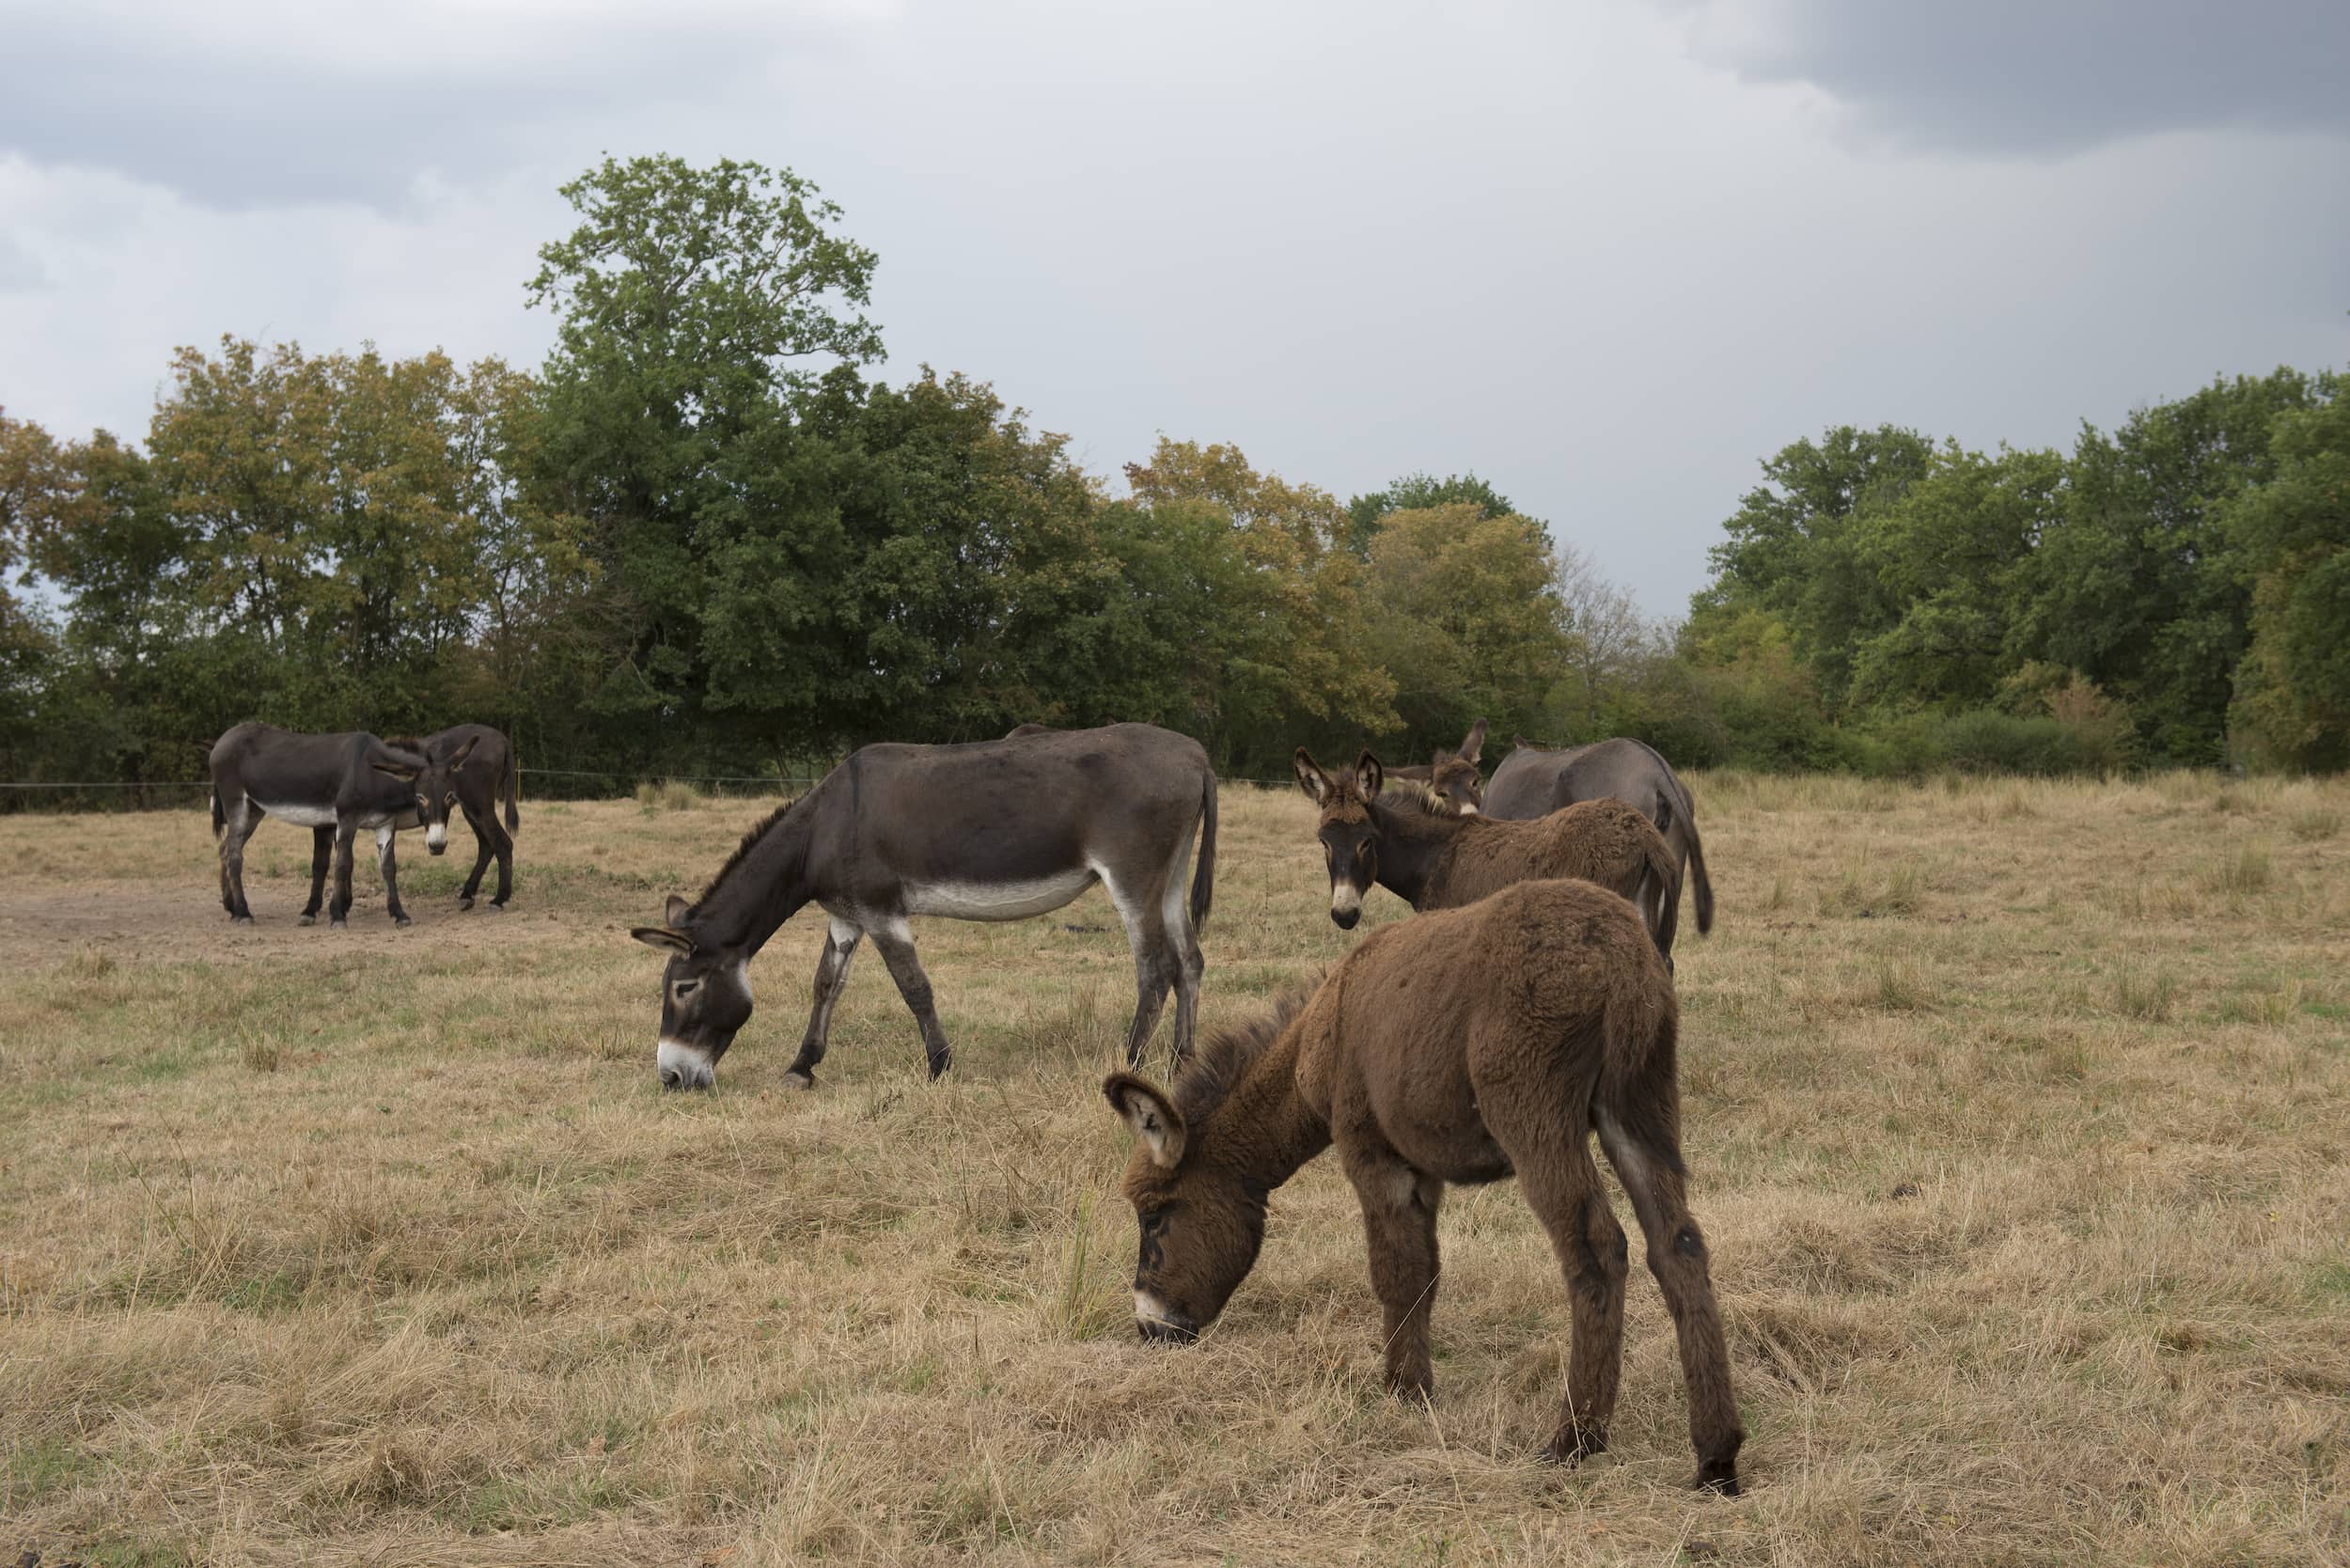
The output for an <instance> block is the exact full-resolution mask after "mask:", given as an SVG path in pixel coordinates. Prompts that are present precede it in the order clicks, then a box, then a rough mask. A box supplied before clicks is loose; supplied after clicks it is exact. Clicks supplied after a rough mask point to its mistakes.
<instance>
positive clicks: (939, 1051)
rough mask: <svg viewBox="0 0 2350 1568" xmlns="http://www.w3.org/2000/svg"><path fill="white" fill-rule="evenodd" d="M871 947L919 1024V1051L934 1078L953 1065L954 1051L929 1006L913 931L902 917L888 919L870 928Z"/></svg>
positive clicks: (928, 989)
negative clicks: (920, 1047)
mask: <svg viewBox="0 0 2350 1568" xmlns="http://www.w3.org/2000/svg"><path fill="white" fill-rule="evenodd" d="M873 946H874V947H875V948H877V949H880V950H881V956H882V962H883V963H884V964H887V965H889V978H890V979H891V980H896V981H897V982H898V995H899V996H903V997H904V998H905V999H906V1006H907V1008H909V1009H910V1010H912V1011H913V1013H914V1021H915V1022H916V1023H917V1024H919V1025H920V1026H921V1027H922V1051H923V1054H924V1055H926V1056H928V1057H929V1058H930V1063H931V1076H932V1077H933V1078H935V1077H937V1076H938V1075H939V1074H941V1073H944V1072H946V1071H947V1069H948V1068H949V1067H951V1066H952V1065H954V1059H955V1054H954V1052H953V1051H951V1050H949V1049H948V1045H947V1032H946V1031H945V1030H944V1029H942V1028H940V1027H938V1011H937V1009H935V1008H933V1007H932V1005H931V978H930V976H928V975H926V974H924V973H923V972H922V961H921V960H920V959H918V958H917V957H916V956H915V953H914V933H912V932H911V931H909V930H908V929H907V927H906V923H905V921H904V920H903V919H902V918H900V919H895V920H891V921H889V922H888V923H887V924H885V925H881V926H876V927H874V928H873Z"/></svg>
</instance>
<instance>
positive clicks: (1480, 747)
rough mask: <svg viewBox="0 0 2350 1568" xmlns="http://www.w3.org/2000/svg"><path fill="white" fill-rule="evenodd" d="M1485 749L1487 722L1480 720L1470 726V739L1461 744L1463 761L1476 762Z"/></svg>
mask: <svg viewBox="0 0 2350 1568" xmlns="http://www.w3.org/2000/svg"><path fill="white" fill-rule="evenodd" d="M1484 749H1485V721H1484V720H1483V719H1479V720H1478V721H1477V722H1476V723H1475V724H1472V725H1470V726H1469V732H1468V739H1467V740H1465V741H1463V742H1462V743H1461V760H1462V761H1464V762H1474V761H1476V760H1477V759H1478V757H1479V755H1480V754H1481V753H1482V752H1483V751H1484Z"/></svg>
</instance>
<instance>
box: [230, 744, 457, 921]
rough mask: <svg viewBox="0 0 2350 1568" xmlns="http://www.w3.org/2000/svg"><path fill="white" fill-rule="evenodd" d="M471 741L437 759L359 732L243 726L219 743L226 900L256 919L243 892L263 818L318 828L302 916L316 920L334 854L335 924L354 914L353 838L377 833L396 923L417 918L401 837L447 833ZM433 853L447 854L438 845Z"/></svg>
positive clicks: (235, 913)
mask: <svg viewBox="0 0 2350 1568" xmlns="http://www.w3.org/2000/svg"><path fill="white" fill-rule="evenodd" d="M472 752H473V747H472V745H470V744H467V745H459V746H457V747H456V748H455V749H454V750H452V751H451V752H450V753H449V755H448V756H447V757H446V758H444V759H440V760H435V759H432V758H429V757H426V756H423V755H422V754H420V753H417V752H414V751H408V750H404V749H402V748H400V747H398V746H395V745H390V744H388V743H386V742H384V741H382V740H379V739H377V738H376V737H375V736H373V735H369V734H367V733H366V732H364V731H361V730H351V731H347V732H345V733H342V734H338V735H297V734H295V733H294V732H293V731H291V730H290V729H278V728H276V727H275V726H274V725H268V724H240V725H238V726H237V727H236V728H235V729H231V730H229V731H228V733H227V734H226V735H223V736H222V737H221V738H220V739H219V740H218V741H215V742H214V743H213V744H212V756H211V767H212V833H213V835H214V836H215V837H216V838H218V839H220V902H221V905H222V907H223V908H225V909H227V911H228V916H229V918H231V919H233V920H235V921H236V922H237V923H238V924H239V925H250V924H252V923H253V910H252V908H251V906H249V905H248V904H247V903H246V902H245V899H244V841H245V840H246V839H250V838H252V837H253V830H254V829H255V828H258V827H259V826H260V825H261V819H262V818H263V817H264V816H271V817H278V818H282V819H283V820H284V821H287V822H290V823H300V824H301V825H303V826H304V827H306V828H308V829H309V830H310V902H308V903H307V904H305V906H304V907H303V911H302V923H303V924H304V925H305V926H306V925H308V924H310V923H311V922H312V921H314V920H316V919H317V918H318V914H319V900H320V898H321V896H322V894H323V893H324V891H325V887H326V863H327V858H328V856H329V855H330V854H331V855H333V857H334V862H335V902H334V904H333V905H332V906H331V908H330V909H329V910H328V918H329V923H331V924H334V925H337V926H339V925H341V924H342V923H343V918H344V917H345V916H347V915H349V914H350V913H351V855H352V840H353V839H356V838H357V837H358V834H359V831H360V830H361V829H362V828H366V829H368V830H369V831H371V832H373V833H374V835H375V860H376V864H377V866H378V867H380V868H381V869H382V870H383V873H384V909H385V910H386V912H388V913H389V914H390V916H391V917H392V921H393V923H394V924H395V925H402V926H404V925H407V924H409V919H408V912H407V911H406V910H404V909H402V908H401V907H400V903H399V874H398V870H397V868H396V866H395V865H394V862H393V856H392V839H393V836H394V835H395V834H396V833H397V832H398V831H399V829H401V828H403V827H417V826H422V827H423V828H424V829H425V830H426V834H427V836H428V838H429V839H437V840H438V842H439V844H445V843H446V842H447V839H448V803H449V801H450V800H451V799H453V798H455V792H456V788H457V786H456V783H455V779H456V776H458V774H459V773H460V772H462V770H463V768H464V766H465V764H466V763H467V762H468V761H470V760H472ZM432 853H433V854H435V855H438V854H440V853H441V852H440V848H439V847H438V844H436V845H435V846H434V848H433V851H432Z"/></svg>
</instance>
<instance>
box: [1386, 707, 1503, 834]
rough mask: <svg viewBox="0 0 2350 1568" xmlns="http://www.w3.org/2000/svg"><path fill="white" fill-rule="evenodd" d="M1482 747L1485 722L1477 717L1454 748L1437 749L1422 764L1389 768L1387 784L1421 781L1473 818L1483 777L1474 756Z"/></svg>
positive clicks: (1480, 801) (1479, 805) (1481, 793)
mask: <svg viewBox="0 0 2350 1568" xmlns="http://www.w3.org/2000/svg"><path fill="white" fill-rule="evenodd" d="M1484 749H1485V721H1484V720H1483V719H1479V720H1478V721H1477V722H1476V723H1475V724H1473V725H1471V726H1470V727H1469V732H1468V738H1467V739H1466V740H1465V741H1463V742H1462V743H1461V749H1460V750H1458V751H1439V752H1437V753H1436V756H1435V760H1434V761H1432V762H1430V763H1429V764H1428V765H1427V766H1426V767H1424V768H1423V767H1420V766H1418V765H1417V764H1415V765H1413V766H1411V767H1408V768H1389V769H1388V770H1387V782H1388V783H1389V784H1422V785H1426V786H1427V787H1428V790H1429V792H1431V793H1433V794H1434V795H1435V796H1436V798H1437V799H1439V800H1441V801H1443V802H1445V804H1446V805H1448V806H1449V807H1450V808H1452V809H1453V810H1454V811H1457V812H1459V813H1460V814H1461V815H1462V816H1465V817H1473V816H1475V815H1477V813H1478V812H1479V811H1481V809H1483V808H1484V804H1485V780H1484V776H1482V775H1481V774H1480V773H1479V772H1478V771H1477V759H1478V757H1479V756H1480V755H1481V754H1482V753H1483V751H1484Z"/></svg>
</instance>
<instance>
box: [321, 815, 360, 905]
mask: <svg viewBox="0 0 2350 1568" xmlns="http://www.w3.org/2000/svg"><path fill="white" fill-rule="evenodd" d="M358 836H359V824H358V823H336V824H335V897H334V899H333V900H332V902H329V903H328V904H327V906H326V923H327V925H329V926H330V927H332V926H339V925H341V924H342V923H343V921H344V920H345V919H347V918H349V917H350V915H351V845H352V839H356V838H357V837H358Z"/></svg>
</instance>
